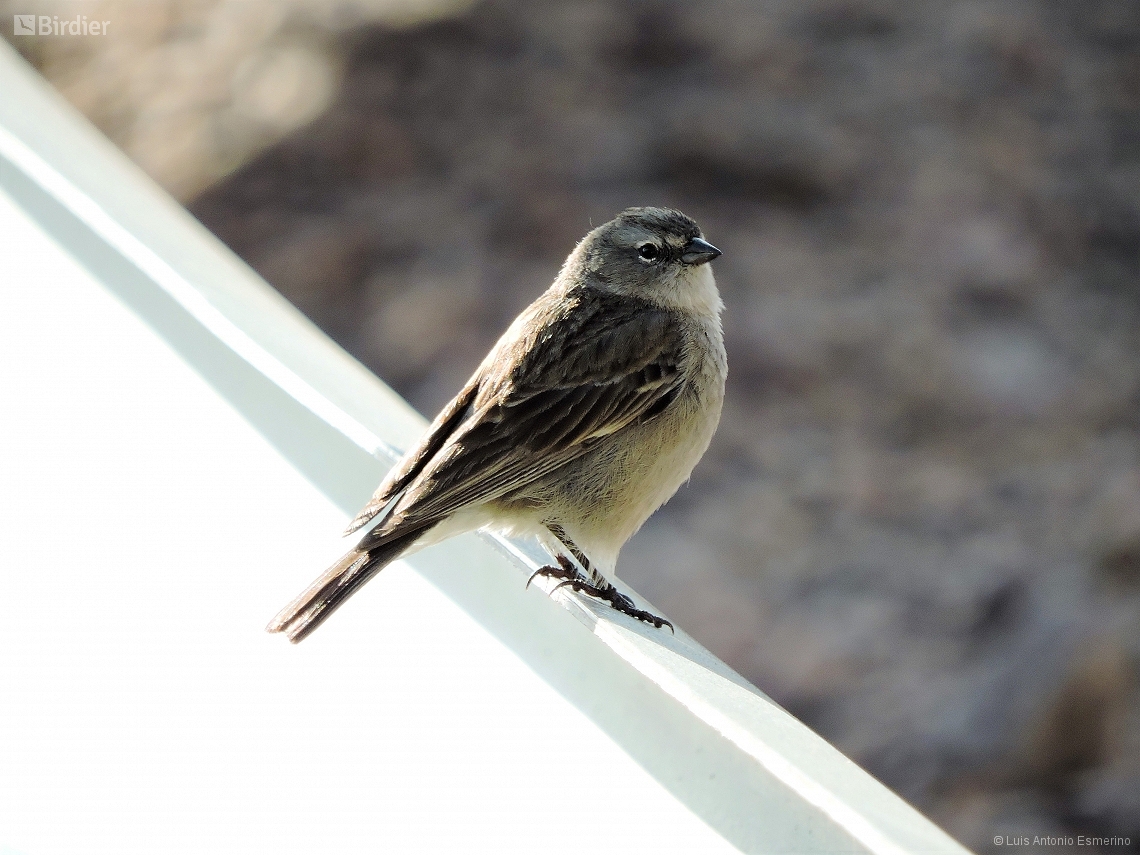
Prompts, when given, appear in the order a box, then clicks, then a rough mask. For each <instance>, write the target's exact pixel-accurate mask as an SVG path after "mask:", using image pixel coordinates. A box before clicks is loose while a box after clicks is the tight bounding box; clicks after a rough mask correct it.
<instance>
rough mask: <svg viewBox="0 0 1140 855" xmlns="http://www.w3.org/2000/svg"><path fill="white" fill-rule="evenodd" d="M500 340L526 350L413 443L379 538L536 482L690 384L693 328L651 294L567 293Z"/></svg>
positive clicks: (479, 377) (476, 384) (500, 364)
mask: <svg viewBox="0 0 1140 855" xmlns="http://www.w3.org/2000/svg"><path fill="white" fill-rule="evenodd" d="M501 346H502V347H505V348H508V349H513V350H514V353H515V354H517V358H498V359H495V360H493V361H491V362H489V363H486V364H485V365H484V368H483V369H481V370H480V372H479V373H477V374H476V376H475V378H473V379H472V383H471V384H469V386H468V387H467V388H466V389H465V390H464V393H461V395H460V396H459V397H458V398H456V400H455V401H454V402H452V404H451V405H450V406H449V408H448V409H447V410H445V411H444V413H441V415H440V417H439V418H438V419H437V420H436V422H437V425H439V428H438V429H437V430H435V431H433V432H429V434H428V436H427V437H426V438H425V440H424V442H423V443H421V445H420V447H419V448H418V449H417V450H416V451H415V452H414V453H413V454H412V455H409V459H410V458H414V459H415V461H416V462H415V463H410V462H407V461H406V462H405V463H404V464H403V465H402V466H401V467H400V468H401V471H402V473H403V474H402V475H401V476H400V477H399V478H397V479H393V478H392V476H389V478H388V479H386V482H385V483H386V484H390V485H396V484H399V486H398V488H396V489H391V488H390V489H389V490H388V491H387V498H385V500H384V501H385V502H387V501H389V500H390V499H391V498H392V497H394V496H396V494H397V493H398V492H399V490H403V491H404V492H403V495H401V496H399V498H398V500H397V501H396V504H395V505H394V507H393V510H392V513H391V514H390V515H389V517H388V518H387V519H386V520H385V521H384V522H383V523H382V524H381V525H380V526H378V527H377V529H375V530H374V531H373V532H370V533H369V535H368V539H371V540H375V541H377V542H379V541H382V540H384V539H386V538H388V537H390V536H392V535H393V534H395V533H396V532H397V531H398V530H400V529H402V528H403V527H405V526H407V525H420V524H423V523H425V522H427V521H429V520H438V519H440V518H442V517H445V516H447V515H449V514H451V513H453V512H455V511H456V510H458V509H460V508H462V507H464V506H466V505H470V504H475V503H478V502H483V501H487V500H489V499H493V498H495V497H497V496H501V495H503V494H505V493H508V492H511V491H512V490H515V489H517V488H519V487H521V486H524V485H526V484H528V483H531V482H533V481H534V480H535V479H537V478H540V477H542V476H543V475H546V474H547V473H549V472H551V471H553V470H554V469H557V468H558V467H560V466H563V465H565V464H566V463H568V462H570V461H571V460H573V459H575V458H576V457H579V456H580V455H582V454H584V453H585V452H586V451H588V450H589V449H590V448H592V447H594V445H595V444H596V443H598V442H599V441H601V440H603V439H604V438H605V437H607V436H610V435H612V434H614V433H617V432H618V431H620V430H622V429H623V428H625V427H627V426H628V425H630V424H633V423H635V422H639V421H644V420H646V419H649V418H652V417H654V416H655V415H657V414H658V413H660V412H661V411H662V410H663V409H664V408H665V407H667V406H668V404H669V403H670V402H671V401H672V400H673V398H674V397H675V396H676V394H677V392H678V391H679V389H680V385H681V379H682V372H681V360H682V357H683V348H684V335H683V330H682V329H681V327H680V325H679V324H678V323H677V322H676V321H675V320H674V318H673V317H672V316H671V315H670V314H669V313H666V312H664V311H661V310H659V309H656V308H655V307H653V306H651V305H650V304H647V303H642V302H633V301H629V300H623V301H617V300H613V301H587V304H586V305H583V304H581V303H580V304H578V305H577V306H574V305H565V304H564V305H562V306H561V307H560V308H559V309H558V310H557V311H556V312H552V313H551V315H550V317H548V318H547V319H546V320H545V321H544V322H543V323H541V324H539V325H537V327H531V332H529V333H528V334H527V336H526V337H525V339H524V338H520V339H518V340H517V341H510V342H504V343H503V344H502V345H501ZM502 356H506V357H511V354H510V353H506V354H502ZM472 389H475V390H476V391H475V392H474V393H472V391H471V390H472ZM465 396H466V398H468V399H469V400H466V399H465ZM465 400H466V402H465V403H464V401H465ZM448 412H451V413H452V415H451V416H450V420H449V418H448V417H446V415H445V414H446V413H448ZM445 430H447V431H448V433H447V435H446V436H444V435H443V433H444V431H445ZM380 495H381V491H378V493H377V496H378V497H379V496H380Z"/></svg>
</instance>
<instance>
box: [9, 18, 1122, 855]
mask: <svg viewBox="0 0 1140 855" xmlns="http://www.w3.org/2000/svg"><path fill="white" fill-rule="evenodd" d="M25 5H26V4H25ZM74 6H75V4H72V5H71V6H67V5H66V4H55V5H54V6H53V7H52V8H60V9H64V10H65V11H66V10H68V9H73V7H74ZM82 8H83V11H84V12H85V13H86V11H87V10H88V9H90V8H92V5H91V4H85V5H84V6H83V7H82ZM101 8H102V9H103V10H104V11H105V12H106V14H107V15H111V16H112V17H113V19H114V20H116V21H117V22H121V24H122V26H120V27H118V30H119V32H121V35H118V37H117V40H116V39H110V38H109V39H107V40H105V41H104V42H102V43H99V44H92V43H91V40H88V41H87V42H84V43H83V44H78V43H75V42H71V43H64V40H62V39H60V40H55V41H54V42H52V41H51V40H47V39H43V40H39V41H37V42H35V43H32V44H29V43H27V41H21V40H20V39H14V38H13V39H12V40H13V42H14V43H15V44H16V45H17V47H18V48H20V49H21V50H22V51H23V52H24V53H25V55H27V56H29V58H31V59H32V60H33V61H34V62H35V63H36V64H37V65H38V66H39V67H40V68H41V69H43V70H44V71H45V73H46V74H47V75H48V76H49V77H50V78H51V79H52V80H53V81H54V82H56V83H57V85H58V86H59V87H60V89H61V90H62V91H63V92H64V93H65V94H66V95H67V97H69V98H70V99H71V100H72V101H73V102H74V103H76V104H77V105H78V106H80V108H81V109H83V110H84V111H85V112H86V113H87V114H88V115H90V116H91V117H92V118H93V120H95V121H96V122H97V123H98V124H99V125H100V126H101V127H102V128H103V129H104V130H105V131H107V132H108V134H109V135H111V136H112V138H114V139H116V141H118V142H119V143H120V144H121V145H122V146H123V147H124V148H125V149H126V150H127V151H128V153H130V154H131V155H132V157H134V158H135V159H136V160H137V161H138V162H140V163H141V164H142V165H143V166H144V168H147V169H148V170H149V171H150V172H151V173H152V174H153V175H155V176H156V177H157V178H158V179H159V180H160V182H162V183H163V184H164V185H165V186H167V187H168V188H169V189H171V191H172V192H174V193H175V194H176V195H178V196H179V197H180V198H182V199H184V200H186V201H187V202H188V203H189V206H190V208H191V210H192V211H193V212H194V213H195V214H196V215H197V216H198V217H199V218H200V219H201V220H202V221H203V222H204V223H205V224H206V225H207V226H208V227H209V228H210V229H212V230H213V231H214V232H216V233H217V234H218V235H219V236H220V237H221V238H222V239H223V240H224V241H226V242H227V243H228V244H229V245H230V246H231V247H232V248H233V249H234V250H235V251H236V252H238V253H239V254H240V255H241V256H242V257H243V258H245V259H246V260H248V261H249V262H250V263H251V264H252V265H253V266H254V267H255V268H256V269H257V270H258V271H260V272H261V273H262V274H263V275H264V276H265V277H266V278H267V279H268V280H269V281H270V282H271V283H273V284H274V285H275V286H276V287H277V288H279V289H280V290H281V292H282V293H284V294H285V295H286V296H287V297H288V298H289V299H290V300H292V301H293V302H294V303H296V304H297V305H298V306H299V307H300V308H301V309H303V310H304V311H305V312H306V313H307V314H308V315H309V316H310V317H311V318H312V319H313V320H314V321H316V322H317V323H318V324H319V325H321V326H322V327H323V328H324V329H325V330H327V331H328V332H329V333H330V334H331V335H332V336H333V337H334V338H336V339H337V340H338V341H339V342H341V343H342V344H343V345H344V346H345V347H346V348H347V349H348V350H349V351H351V352H352V353H353V354H355V355H356V356H357V357H358V358H360V359H361V360H362V361H364V362H365V363H366V364H367V365H369V366H370V367H371V368H373V369H374V370H375V371H376V372H377V373H378V374H379V375H380V376H381V377H383V378H384V379H385V380H387V381H388V382H389V383H391V384H392V385H393V386H395V387H396V388H397V389H398V390H399V391H400V392H401V393H403V394H404V395H405V396H406V397H408V399H409V400H411V401H412V403H413V404H415V405H416V406H417V407H418V408H419V409H420V410H421V411H423V412H425V413H428V414H430V413H432V412H434V411H435V410H436V409H437V408H438V407H439V406H440V405H441V404H443V403H444V402H445V400H446V399H447V398H448V397H449V396H450V395H451V394H452V393H453V392H454V391H455V390H456V389H457V388H458V387H459V385H460V383H461V382H462V381H463V380H464V379H466V377H467V375H468V374H469V373H470V371H471V370H472V368H473V367H474V365H475V364H476V363H477V362H478V361H479V359H480V358H481V356H482V354H483V353H484V352H485V350H486V349H487V347H488V346H489V345H490V344H491V343H492V342H493V341H494V339H495V338H496V337H497V336H498V334H499V333H500V332H501V330H502V329H503V328H504V327H505V325H506V324H507V323H508V322H509V321H510V319H511V318H512V317H513V316H514V315H515V313H516V312H517V311H518V310H519V309H521V308H522V307H523V306H524V305H525V304H526V303H528V302H529V301H530V300H531V299H533V297H534V296H536V295H537V294H538V293H539V292H540V291H541V290H543V289H544V288H545V287H546V285H547V284H548V283H549V281H550V279H551V278H552V277H553V275H554V273H555V272H556V270H557V268H558V265H559V264H560V262H561V260H562V259H563V258H564V257H565V255H566V253H567V252H568V251H569V250H570V248H571V247H572V246H573V245H574V243H575V241H576V240H577V239H578V238H580V237H581V236H582V235H583V234H584V233H585V232H586V231H587V230H588V229H589V227H590V224H591V222H592V223H595V224H596V223H599V222H602V221H604V220H606V219H609V218H610V217H611V216H612V215H613V214H614V213H615V212H617V211H618V210H620V209H622V208H624V207H626V206H629V205H634V204H668V205H674V206H677V207H679V208H681V209H682V210H684V211H686V212H687V213H689V214H691V215H692V216H694V217H695V218H696V219H697V220H698V221H699V222H700V223H701V225H702V226H703V228H704V230H705V233H706V234H707V235H708V236H709V238H710V240H712V241H713V242H714V243H716V244H717V245H718V246H719V247H720V248H721V249H723V250H724V253H725V254H724V257H723V258H722V259H720V260H719V261H718V262H716V272H717V277H718V282H719V283H720V285H721V289H722V293H723V295H724V299H725V302H726V304H727V306H728V309H727V312H726V316H725V320H726V326H727V336H728V349H729V359H730V366H731V372H730V373H731V376H730V380H729V390H728V402H727V405H726V411H725V415H724V421H723V423H722V426H721V429H720V432H719V433H718V435H717V438H716V439H715V440H714V443H713V446H712V448H711V449H710V451H709V453H708V455H707V457H706V459H705V461H704V462H702V464H701V465H700V466H699V467H698V469H697V471H696V473H695V474H694V476H693V479H692V482H691V483H690V485H689V486H688V487H687V488H685V489H683V490H682V492H681V493H680V494H679V495H678V496H677V497H676V499H674V500H673V502H671V503H670V504H669V505H667V506H666V508H665V509H664V510H662V511H661V512H660V513H659V514H658V515H657V516H656V517H655V518H654V519H653V520H652V521H651V522H650V523H649V524H648V525H647V526H646V527H645V529H644V530H643V531H642V533H640V534H639V535H638V536H637V537H636V538H635V539H634V540H633V541H632V542H631V543H630V545H629V547H628V548H627V550H626V552H625V553H624V554H623V561H622V565H621V570H622V576H623V578H624V579H626V580H627V581H629V582H630V583H631V584H633V585H634V587H636V588H637V589H638V590H639V591H641V592H642V593H644V594H645V595H646V596H648V597H649V598H650V599H651V600H652V601H654V602H655V603H656V604H657V605H658V606H660V607H661V608H662V609H663V610H665V611H666V612H667V613H668V614H669V615H671V616H672V617H673V618H674V619H676V620H677V621H678V623H679V624H680V625H682V626H684V627H685V629H687V630H688V631H690V632H691V633H692V634H693V635H695V636H696V637H697V638H698V639H700V640H701V641H702V642H704V643H705V644H706V645H708V646H709V647H710V648H712V649H713V650H714V651H715V652H717V653H718V654H719V655H720V656H722V657H723V658H724V659H725V660H726V661H728V662H729V663H730V664H731V665H732V666H733V667H735V668H737V669H738V670H740V671H741V672H742V673H744V674H745V675H746V676H747V677H749V678H750V679H751V680H753V681H754V682H756V683H757V685H759V686H760V687H761V688H762V689H764V690H765V691H766V692H768V693H769V694H770V695H772V696H773V697H774V698H776V699H777V700H778V701H779V702H780V703H782V704H784V705H785V706H786V707H788V709H790V710H791V711H792V712H794V713H795V714H796V715H798V716H799V717H801V718H802V719H803V720H805V721H806V722H807V723H808V724H810V725H811V726H812V727H813V728H815V729H817V730H818V731H819V732H821V733H822V734H823V735H825V736H826V737H827V738H828V739H829V740H831V741H832V742H834V743H835V744H837V745H838V746H839V747H840V748H841V749H843V750H844V751H845V752H846V753H847V754H849V755H850V756H851V757H853V758H854V759H855V760H856V761H857V762H859V763H860V764H861V765H863V766H864V767H866V768H868V769H869V770H870V771H871V772H873V773H874V774H875V775H877V776H879V777H880V778H881V779H882V780H884V781H885V782H886V783H888V784H889V785H890V786H892V787H893V788H894V789H896V790H897V791H899V792H900V793H902V794H903V795H904V796H905V797H906V798H908V799H909V800H911V801H912V802H913V803H915V804H916V805H918V806H919V807H920V808H922V809H923V810H924V811H926V812H927V813H928V814H930V815H931V816H932V817H934V819H935V820H936V821H938V822H939V823H940V824H942V825H943V826H944V827H946V828H947V829H948V830H949V831H950V832H951V833H952V834H954V835H955V836H957V837H958V838H959V839H960V840H961V841H962V842H963V843H965V844H966V845H968V846H970V847H972V848H975V849H976V850H978V851H980V852H985V851H990V850H992V849H994V848H995V847H994V846H993V844H992V838H993V836H994V835H996V834H1010V835H1014V834H1026V835H1029V836H1031V837H1032V836H1033V835H1035V834H1078V833H1084V834H1096V835H1114V834H1115V835H1124V836H1128V837H1129V838H1130V839H1131V841H1132V842H1131V844H1130V846H1113V847H1106V848H1105V849H1104V850H1103V851H1105V852H1114V853H1119V852H1125V851H1136V852H1140V688H1138V685H1140V684H1138V681H1137V676H1138V670H1140V409H1138V407H1140V324H1138V321H1140V280H1138V274H1140V113H1138V107H1140V50H1138V48H1140V4H1138V3H1136V2H1131V0H1129V1H1128V2H1125V0H1092V2H1085V3H1080V4H1077V3H1064V2H1059V1H1058V2H1047V0H1037V2H1032V0H1026V2H1015V1H1014V2H932V0H911V2H902V0H881V2H871V1H870V0H868V2H858V0H827V1H826V2H824V1H823V0H800V2H790V0H766V2H756V3H749V2H731V0H724V1H723V2H708V3H702V4H699V5H698V4H691V3H681V2H672V0H638V2H630V3H621V4H618V3H612V4H606V3H599V2H589V1H588V0H587V2H581V1H579V2H557V3H556V2H523V0H514V2H508V0H494V2H484V3H478V4H476V5H473V6H469V7H462V8H461V7H457V6H453V5H449V4H441V3H437V4H434V6H433V7H432V8H430V9H427V8H424V7H423V6H422V5H419V4H414V3H406V4H402V5H401V4H398V3H387V4H385V3H373V4H367V3H357V4H341V5H331V4H323V5H322V4H321V3H304V4H303V3H295V4H291V5H290V4H278V5H272V6H270V4H264V3H255V2H245V3H234V2H230V3H225V2H216V0H215V2H205V0H204V2H199V3H188V2H184V3H174V2H171V3H166V4H149V6H146V7H143V6H141V5H140V4H133V5H132V4H126V3H105V4H102V7H101ZM269 8H272V9H274V10H276V11H274V12H272V13H270V12H267V11H266V9H269ZM144 9H146V10H149V11H145V13H144V11H141V10H144ZM15 11H24V10H23V8H21V9H18V10H15ZM148 16H149V17H148ZM8 20H9V21H10V20H11V19H10V18H9V19H8ZM235 22H236V23H235ZM251 22H253V23H251ZM6 26H7V28H8V29H7V33H8V37H9V38H12V37H11V35H10V33H11V29H10V28H11V25H10V24H6ZM1062 848H1066V849H1067V848H1071V847H1062ZM1019 851H1023V852H1028V851H1036V850H1033V849H1032V847H1020V848H1019ZM1083 851H1093V850H1090V849H1085V850H1083Z"/></svg>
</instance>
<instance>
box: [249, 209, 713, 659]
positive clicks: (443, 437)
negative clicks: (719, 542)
mask: <svg viewBox="0 0 1140 855" xmlns="http://www.w3.org/2000/svg"><path fill="white" fill-rule="evenodd" d="M719 255H720V250H718V249H717V248H716V247H714V246H713V245H712V244H710V243H708V242H707V241H706V240H705V239H704V238H703V237H702V236H701V231H700V229H699V228H698V227H697V224H696V223H695V222H693V221H692V220H691V219H689V218H688V217H686V216H685V215H684V214H682V213H680V212H679V211H673V210H668V209H664V208H631V209H629V210H627V211H624V212H623V213H621V214H620V215H619V216H618V217H617V218H615V219H614V220H611V221H610V222H608V223H606V224H605V225H603V226H599V227H598V228H596V229H594V230H593V231H591V232H590V233H589V234H588V235H586V237H585V238H584V239H583V240H582V242H581V243H579V244H578V246H577V247H576V248H575V249H574V251H573V252H572V253H570V256H569V258H567V259H566V262H565V264H563V266H562V270H561V272H560V273H559V274H558V277H557V278H556V279H555V280H554V284H553V285H551V287H550V288H549V290H547V291H546V293H544V294H543V295H542V296H541V297H539V298H538V299H537V300H535V301H534V302H533V303H532V304H531V305H530V306H529V307H527V308H526V309H525V310H524V311H523V312H522V314H520V315H519V316H518V318H516V319H515V321H514V323H512V324H511V326H510V328H509V329H508V330H507V331H506V332H505V333H504V334H503V336H502V338H500V339H499V341H498V343H497V344H495V346H494V347H493V348H492V349H491V352H490V353H489V354H487V357H486V358H485V359H484V360H483V363H482V364H481V365H480V366H479V368H478V369H477V370H476V372H475V374H474V375H473V376H472V378H471V379H470V380H469V381H468V382H467V385H466V386H464V387H463V389H462V390H461V391H460V392H459V394H458V395H456V396H455V398H454V400H452V401H451V403H449V404H448V405H447V406H446V407H444V409H443V411H442V412H441V413H440V414H439V415H438V416H436V418H435V421H434V422H432V424H431V426H430V427H429V428H428V429H427V432H426V433H425V434H424V436H423V438H422V439H421V440H420V442H419V444H418V445H417V446H416V447H415V448H413V449H412V450H411V451H409V452H408V453H407V454H405V455H404V457H403V459H402V460H401V461H400V462H399V463H398V464H397V465H396V466H395V467H394V468H393V469H392V471H391V472H389V473H388V475H387V477H386V478H385V479H384V481H383V482H382V483H381V484H380V487H379V489H377V491H376V493H375V495H374V496H373V497H372V500H371V501H370V502H369V503H368V504H367V505H366V506H365V507H364V509H363V510H362V511H361V512H360V513H359V514H358V515H357V517H356V519H354V520H353V521H352V524H351V525H350V526H349V527H348V531H347V532H346V533H351V532H355V531H358V530H360V529H362V528H365V527H366V526H369V528H368V529H367V531H366V533H365V534H364V535H363V537H362V538H361V539H360V541H359V543H357V545H356V546H355V547H354V548H353V549H352V550H351V551H349V552H348V553H347V554H346V555H345V556H344V557H343V558H341V559H340V560H339V561H338V562H337V563H336V564H334V565H333V566H332V567H330V568H329V569H328V570H327V571H326V572H325V573H324V574H323V575H322V576H321V577H320V578H319V579H317V580H316V581H315V582H314V583H313V584H312V585H311V586H310V587H309V588H308V589H307V590H306V591H304V592H303V593H302V594H301V595H300V596H299V597H297V599H295V600H294V601H293V602H291V603H290V604H289V605H288V606H286V607H285V608H284V609H282V611H281V612H280V614H278V615H277V617H275V618H274V619H273V621H272V622H271V623H270V624H269V626H268V627H267V630H268V631H269V632H283V633H285V634H286V635H288V637H289V639H290V640H291V641H294V642H296V641H300V640H301V639H303V638H305V636H307V635H308V634H309V633H311V632H312V631H313V630H314V629H316V628H317V627H318V626H319V625H320V624H321V623H322V622H323V621H324V620H325V619H326V618H328V616H329V615H330V614H332V612H333V611H334V610H335V609H337V608H338V607H339V606H340V605H341V604H342V603H343V602H344V601H345V600H347V599H348V598H349V597H350V596H352V594H353V593H355V592H356V591H357V590H358V589H359V588H360V586H361V585H363V584H364V583H365V582H367V581H368V580H369V579H371V578H372V577H373V576H374V575H375V574H376V573H378V572H379V571H380V570H381V569H383V568H384V567H385V566H386V565H387V564H389V563H390V562H392V561H394V560H395V559H397V558H399V557H401V556H403V555H407V554H409V553H410V552H412V551H414V550H417V549H421V548H422V547H424V546H427V545H429V544H432V543H437V542H439V541H441V540H443V539H445V538H448V537H452V536H454V535H457V534H460V533H462V532H467V531H472V530H474V529H478V528H482V527H484V526H489V527H492V528H495V529H497V530H499V531H502V532H504V533H506V534H508V535H524V534H533V535H537V536H538V537H539V539H540V540H541V541H542V542H543V543H544V544H545V545H546V547H547V548H548V549H550V550H551V553H552V554H553V555H556V556H557V558H558V566H557V567H554V566H551V567H546V568H543V569H542V570H540V571H539V573H542V574H544V575H549V576H556V577H558V578H561V579H564V580H565V582H564V583H563V584H568V585H570V586H572V587H573V588H574V589H575V590H578V591H585V592H586V593H588V594H591V595H592V596H595V597H598V598H600V599H603V600H605V601H606V602H608V603H610V604H611V605H612V606H613V607H614V608H616V609H618V610H619V611H622V612H624V613H626V614H629V615H632V616H634V617H636V618H638V619H640V620H643V621H647V622H649V623H652V624H654V625H655V626H659V627H660V626H662V625H664V624H668V621H666V620H664V619H663V618H660V617H657V616H656V615H653V614H651V613H649V612H646V611H644V610H641V609H638V608H636V607H635V606H634V604H633V602H632V601H631V600H630V599H629V598H628V597H626V596H624V595H623V594H620V593H619V592H618V591H617V589H616V588H614V586H613V585H612V584H611V583H610V582H609V581H608V580H607V578H606V577H607V576H608V575H609V576H612V575H613V573H614V568H615V566H616V564H617V557H618V552H619V551H620V550H621V547H622V546H623V545H624V544H625V542H626V541H627V540H629V538H630V537H631V536H632V535H633V533H634V532H636V531H637V530H638V529H639V528H640V527H641V525H642V523H644V522H645V520H646V519H648V518H649V516H650V514H652V513H653V512H654V511H655V510H657V508H659V507H660V506H661V505H662V504H664V503H665V502H666V501H667V500H668V499H669V498H670V497H671V496H672V495H673V494H674V493H675V492H676V491H677V488H678V487H679V486H680V485H681V484H682V483H683V482H684V481H685V480H687V479H688V477H689V474H690V473H691V472H692V470H693V467H694V466H695V465H696V463H697V461H698V460H699V459H700V458H701V455H702V454H704V452H705V449H706V448H708V444H709V441H710V440H711V439H712V435H713V432H714V431H715V430H716V426H717V422H718V421H719V420H720V411H721V403H722V401H723V400H724V382H725V377H726V375H727V372H728V362H727V359H726V356H725V352H724V341H723V338H722V335H721V323H720V313H721V310H722V309H723V304H722V303H721V300H720V295H719V293H718V292H717V288H716V283H715V282H714V280H713V275H712V271H711V270H710V269H709V266H708V263H707V262H709V261H711V260H713V259H714V258H716V257H717V256H719ZM669 626H672V624H669Z"/></svg>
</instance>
